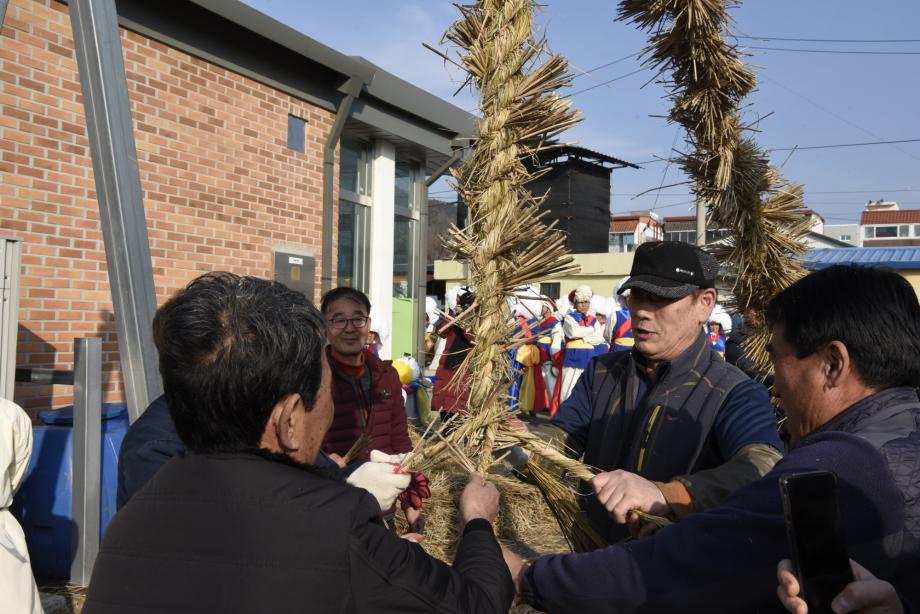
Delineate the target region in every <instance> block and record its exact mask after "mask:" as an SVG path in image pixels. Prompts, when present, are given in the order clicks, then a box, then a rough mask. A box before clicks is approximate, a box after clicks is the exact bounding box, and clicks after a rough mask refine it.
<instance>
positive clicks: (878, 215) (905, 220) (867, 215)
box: [859, 209, 920, 226]
mask: <svg viewBox="0 0 920 614" xmlns="http://www.w3.org/2000/svg"><path fill="white" fill-rule="evenodd" d="M859 223H860V224H862V225H863V226H865V225H867V224H920V209H904V210H902V211H863V212H862V217H861V218H860V220H859Z"/></svg>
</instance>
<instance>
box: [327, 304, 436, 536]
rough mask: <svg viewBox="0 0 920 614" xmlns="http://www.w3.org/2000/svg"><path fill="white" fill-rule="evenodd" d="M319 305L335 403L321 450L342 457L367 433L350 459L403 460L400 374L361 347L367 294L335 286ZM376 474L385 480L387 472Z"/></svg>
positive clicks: (413, 511)
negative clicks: (362, 447)
mask: <svg viewBox="0 0 920 614" xmlns="http://www.w3.org/2000/svg"><path fill="white" fill-rule="evenodd" d="M321 311H322V314H323V317H325V318H326V325H327V336H328V340H329V345H328V346H327V347H326V357H327V358H328V359H329V366H330V367H331V368H332V403H333V405H334V406H335V413H334V416H333V419H332V426H331V427H330V428H329V431H328V432H327V433H326V437H325V439H324V440H323V450H325V451H326V452H327V453H329V454H330V456H332V457H333V458H334V459H335V458H339V457H344V456H345V455H346V454H347V453H348V451H349V450H350V449H351V447H352V446H353V445H354V444H355V442H356V441H358V439H359V438H361V437H362V436H363V435H364V434H367V435H368V436H370V442H369V443H368V445H366V446H365V447H364V449H363V450H362V451H361V452H360V453H359V454H358V455H357V456H355V458H354V459H352V462H353V463H362V462H364V461H367V460H373V461H381V460H383V461H386V460H389V461H390V462H394V463H397V464H398V463H399V462H400V461H401V460H402V457H401V456H400V455H403V454H405V453H406V452H408V451H409V450H411V449H412V441H411V440H410V439H409V426H408V422H407V420H406V407H405V402H404V400H403V395H402V383H401V382H400V381H399V374H398V373H397V372H396V369H394V368H393V365H392V363H391V361H389V360H381V359H380V358H378V357H377V356H376V355H375V354H374V353H373V352H372V351H370V350H369V349H367V348H366V347H365V345H366V342H367V336H368V332H369V330H370V322H371V320H370V317H369V314H370V311H371V303H370V300H368V298H367V295H366V294H364V293H363V292H361V291H360V290H355V289H354V288H347V287H341V288H335V289H333V290H330V291H329V292H327V293H326V295H325V296H324V297H323V300H322V304H321ZM372 452H373V458H372V457H371V455H372ZM346 469H350V468H346ZM397 476H398V474H397ZM379 477H380V478H381V480H383V481H385V478H386V477H388V476H379ZM375 481H377V482H379V481H380V480H375ZM414 485H415V483H414V482H413V485H410V487H409V490H408V492H409V493H410V495H411V494H412V493H413V492H416V490H414V489H413V486H414ZM403 486H404V485H403ZM407 498H408V496H404V497H403V503H404V505H403V507H404V508H406V510H407V513H406V517H407V520H409V522H410V524H413V523H414V521H416V520H417V519H418V511H417V508H418V507H419V505H421V501H420V500H419V499H418V498H416V499H414V500H413V502H414V503H415V505H412V504H411V503H409V502H408V501H407Z"/></svg>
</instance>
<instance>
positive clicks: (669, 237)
mask: <svg viewBox="0 0 920 614" xmlns="http://www.w3.org/2000/svg"><path fill="white" fill-rule="evenodd" d="M726 236H728V229H726V228H719V227H717V226H715V225H714V224H712V223H711V222H710V223H709V224H707V225H706V243H713V242H714V241H718V240H719V239H722V238H723V237H726ZM664 239H665V241H683V242H684V243H696V216H695V215H672V216H669V217H666V218H664Z"/></svg>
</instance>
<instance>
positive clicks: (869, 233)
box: [865, 226, 875, 239]
mask: <svg viewBox="0 0 920 614" xmlns="http://www.w3.org/2000/svg"><path fill="white" fill-rule="evenodd" d="M865 230H866V238H867V239H874V238H875V228H874V227H873V226H868V227H867V228H866V229H865Z"/></svg>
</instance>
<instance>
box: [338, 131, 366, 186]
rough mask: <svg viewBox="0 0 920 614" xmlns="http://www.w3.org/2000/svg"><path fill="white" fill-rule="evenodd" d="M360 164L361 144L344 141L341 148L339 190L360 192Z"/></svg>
mask: <svg viewBox="0 0 920 614" xmlns="http://www.w3.org/2000/svg"><path fill="white" fill-rule="evenodd" d="M360 164H361V147H360V144H358V143H355V142H349V141H342V146H341V147H340V148H339V189H342V190H348V191H350V192H355V193H359V192H360V190H359V187H360V183H359V181H360V174H361V173H360V170H359V166H360Z"/></svg>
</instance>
